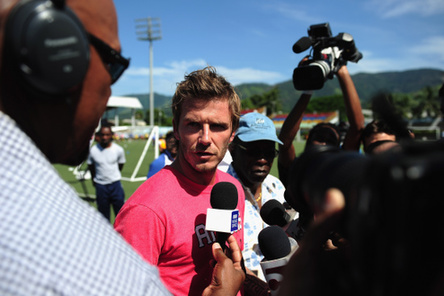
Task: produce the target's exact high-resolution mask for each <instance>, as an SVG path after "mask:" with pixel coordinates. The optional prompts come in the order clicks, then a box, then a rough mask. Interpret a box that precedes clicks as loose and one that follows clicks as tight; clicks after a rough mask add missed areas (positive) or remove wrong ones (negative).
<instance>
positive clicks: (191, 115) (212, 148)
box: [174, 99, 234, 183]
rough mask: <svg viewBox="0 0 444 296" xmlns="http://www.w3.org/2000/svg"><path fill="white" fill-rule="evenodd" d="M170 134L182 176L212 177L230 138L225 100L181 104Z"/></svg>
mask: <svg viewBox="0 0 444 296" xmlns="http://www.w3.org/2000/svg"><path fill="white" fill-rule="evenodd" d="M174 133H175V135H176V138H177V139H178V140H179V147H180V148H179V152H178V160H179V165H180V166H181V169H182V172H183V173H184V174H185V175H186V176H187V177H189V178H190V179H193V176H194V177H196V176H199V175H202V174H204V175H208V174H209V175H213V174H214V172H215V170H216V169H217V165H218V164H219V162H220V161H221V160H222V158H223V157H224V155H225V152H226V151H227V147H228V144H229V143H230V142H231V141H232V140H233V136H234V132H233V130H232V122H231V112H230V109H229V104H228V100H225V99H217V100H211V101H205V100H199V99H197V100H193V101H186V102H184V104H183V106H182V113H181V115H180V118H179V122H178V123H175V124H174ZM196 173H197V175H196ZM197 178H199V177H197ZM199 183H200V182H199Z"/></svg>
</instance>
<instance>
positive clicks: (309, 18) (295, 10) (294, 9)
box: [266, 2, 320, 24]
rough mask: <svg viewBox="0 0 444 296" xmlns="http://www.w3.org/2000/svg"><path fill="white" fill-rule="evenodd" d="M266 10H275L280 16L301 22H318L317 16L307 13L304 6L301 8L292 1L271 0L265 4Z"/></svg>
mask: <svg viewBox="0 0 444 296" xmlns="http://www.w3.org/2000/svg"><path fill="white" fill-rule="evenodd" d="M266 9H267V10H271V11H276V12H278V13H279V14H281V15H282V16H284V17H286V18H289V19H292V20H296V21H299V22H302V23H308V24H311V23H318V22H319V21H320V20H319V18H318V17H315V16H313V14H310V13H308V10H307V9H306V8H302V7H299V6H296V5H294V4H293V3H291V4H290V3H284V2H277V3H276V2H273V3H272V4H270V5H267V6H266Z"/></svg>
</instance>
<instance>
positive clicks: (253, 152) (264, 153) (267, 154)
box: [236, 144, 279, 159]
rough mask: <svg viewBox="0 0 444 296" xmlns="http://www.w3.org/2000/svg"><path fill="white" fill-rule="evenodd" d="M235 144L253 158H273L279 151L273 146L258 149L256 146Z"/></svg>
mask: <svg viewBox="0 0 444 296" xmlns="http://www.w3.org/2000/svg"><path fill="white" fill-rule="evenodd" d="M236 146H238V147H239V148H240V149H242V150H243V151H245V153H247V154H248V156H252V157H255V158H259V157H264V158H266V159H270V158H275V157H276V156H278V154H279V151H278V150H276V149H274V148H273V149H268V150H262V149H258V148H247V147H245V146H242V145H240V144H236Z"/></svg>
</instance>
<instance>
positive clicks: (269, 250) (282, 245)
mask: <svg viewBox="0 0 444 296" xmlns="http://www.w3.org/2000/svg"><path fill="white" fill-rule="evenodd" d="M258 241H259V248H260V250H261V252H262V254H263V255H264V260H262V261H261V263H260V265H261V268H262V271H263V273H264V276H265V279H266V280H267V283H268V286H269V287H270V291H271V295H273V296H274V295H277V293H278V290H279V285H280V283H281V282H282V279H283V276H282V274H283V269H284V267H285V265H286V264H287V262H288V261H289V260H290V257H291V256H292V255H293V253H294V252H295V251H296V249H297V248H298V245H297V243H296V240H294V239H293V238H291V237H288V236H287V234H286V233H285V231H284V230H283V229H282V228H281V227H279V226H277V225H272V226H269V227H266V228H264V229H262V231H261V232H260V233H259V236H258Z"/></svg>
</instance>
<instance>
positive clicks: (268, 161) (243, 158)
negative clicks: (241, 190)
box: [231, 140, 277, 187]
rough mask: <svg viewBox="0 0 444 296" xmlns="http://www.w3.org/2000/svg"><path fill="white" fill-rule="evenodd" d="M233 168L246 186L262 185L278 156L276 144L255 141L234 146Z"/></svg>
mask: <svg viewBox="0 0 444 296" xmlns="http://www.w3.org/2000/svg"><path fill="white" fill-rule="evenodd" d="M232 145H233V147H232V148H231V156H232V158H233V166H234V168H235V170H236V173H237V174H238V176H239V178H241V180H242V182H243V183H244V185H245V186H247V187H249V186H251V185H254V184H258V183H262V182H263V181H264V179H265V178H266V177H267V176H268V174H269V173H270V170H271V166H272V165H273V160H274V158H275V157H276V155H277V152H276V148H275V145H276V144H275V142H273V141H266V140H263V141H253V142H241V141H239V142H236V143H233V144H232Z"/></svg>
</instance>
